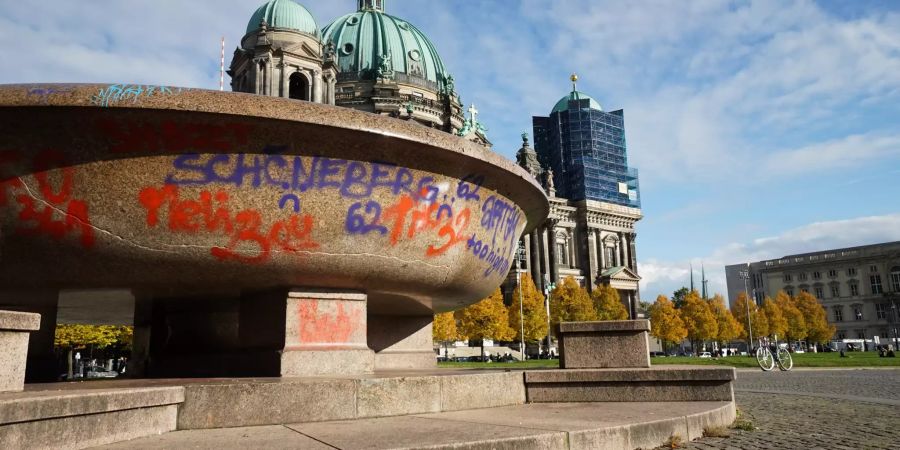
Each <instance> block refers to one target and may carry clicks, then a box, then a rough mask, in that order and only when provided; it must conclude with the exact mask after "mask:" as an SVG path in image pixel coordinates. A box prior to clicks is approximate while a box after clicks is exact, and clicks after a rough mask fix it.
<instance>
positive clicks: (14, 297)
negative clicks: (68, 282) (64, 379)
mask: <svg viewBox="0 0 900 450" xmlns="http://www.w3.org/2000/svg"><path fill="white" fill-rule="evenodd" d="M58 306H59V291H57V290H56V289H34V290H15V291H0V309H2V310H7V311H17V312H27V313H35V314H40V315H41V319H40V321H41V325H40V328H39V329H37V330H35V331H33V332H32V333H31V335H30V337H29V339H28V362H27V364H26V366H25V381H26V382H29V383H42V382H53V381H57V378H58V377H59V374H60V373H61V372H59V367H58V365H57V361H56V354H55V353H54V352H53V340H54V337H55V336H56V311H57V308H58Z"/></svg>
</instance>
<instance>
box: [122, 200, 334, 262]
mask: <svg viewBox="0 0 900 450" xmlns="http://www.w3.org/2000/svg"><path fill="white" fill-rule="evenodd" d="M228 200H229V197H228V193H227V192H224V191H218V192H216V193H214V194H213V193H210V192H208V191H203V192H201V193H200V199H199V200H193V199H182V198H180V196H179V190H178V186H174V185H165V186H163V187H160V188H156V187H147V188H144V189H143V190H141V192H140V193H139V194H138V201H139V202H140V203H141V205H143V206H144V208H145V209H146V210H147V218H146V221H147V226H148V227H150V228H155V227H157V226H158V225H159V223H160V218H161V213H162V211H163V209H165V212H166V213H167V219H168V220H167V221H166V226H167V228H168V230H169V231H171V232H174V233H186V234H194V233H198V232H201V231H203V232H207V233H213V234H221V235H224V236H225V237H226V238H227V239H228V242H227V244H226V245H225V246H223V247H213V248H211V249H210V254H212V256H213V257H215V258H217V259H219V260H222V261H237V262H242V263H248V264H259V263H263V262H266V261H268V260H269V259H270V258H271V256H272V252H289V253H298V252H303V251H308V250H313V249H316V248H318V247H319V244H317V243H316V242H314V241H313V240H312V230H313V220H312V217H311V216H309V215H302V216H301V215H296V214H294V215H291V216H290V217H289V218H287V219H284V220H280V221H276V222H275V223H273V224H271V225H269V226H266V225H265V224H264V223H263V219H262V215H261V214H260V212H259V211H257V210H255V209H246V210H242V211H238V212H232V211H231V209H230V207H229V205H228Z"/></svg>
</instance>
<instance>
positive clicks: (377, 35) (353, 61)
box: [322, 0, 446, 91]
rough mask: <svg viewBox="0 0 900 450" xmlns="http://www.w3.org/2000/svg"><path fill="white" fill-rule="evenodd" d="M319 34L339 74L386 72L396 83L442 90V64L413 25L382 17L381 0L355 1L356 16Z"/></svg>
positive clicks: (350, 15)
mask: <svg viewBox="0 0 900 450" xmlns="http://www.w3.org/2000/svg"><path fill="white" fill-rule="evenodd" d="M322 34H323V36H324V38H323V42H324V43H325V45H329V44H331V45H333V46H334V47H333V48H334V58H335V63H336V65H337V69H338V71H339V72H340V73H341V74H348V75H349V74H359V77H360V78H367V77H370V76H372V73H374V72H375V71H379V72H384V71H385V70H386V69H387V70H388V71H393V72H395V73H397V74H398V76H397V77H396V79H397V81H409V82H412V83H416V81H418V80H424V81H425V83H422V84H425V86H426V87H428V88H430V89H431V90H433V91H440V90H441V89H442V88H443V86H444V83H445V74H446V72H445V69H444V62H443V61H442V60H441V57H440V56H439V55H438V53H437V50H435V48H434V44H432V43H431V40H430V39H428V37H427V36H425V34H424V33H422V32H421V31H419V29H418V28H416V27H415V26H414V25H413V24H411V23H409V22H406V21H405V20H402V19H400V18H397V17H394V16H391V15H389V14H385V13H384V6H383V2H382V0H359V10H358V11H357V12H355V13H353V14H347V15H345V16H343V17H340V18H338V19H337V20H335V21H334V22H332V23H331V25H328V26H327V27H325V29H324V30H323V31H322ZM385 55H387V57H388V58H387V61H385ZM386 62H387V63H388V64H385V63H386ZM404 75H405V77H404ZM404 78H406V80H404ZM420 83H421V82H420Z"/></svg>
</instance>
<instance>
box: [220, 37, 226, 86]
mask: <svg viewBox="0 0 900 450" xmlns="http://www.w3.org/2000/svg"><path fill="white" fill-rule="evenodd" d="M219 90H220V91H224V90H225V36H222V60H221V65H220V70H219Z"/></svg>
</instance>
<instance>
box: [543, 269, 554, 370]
mask: <svg viewBox="0 0 900 450" xmlns="http://www.w3.org/2000/svg"><path fill="white" fill-rule="evenodd" d="M554 288H556V283H547V285H546V286H544V309H545V310H547V353H548V354H549V353H550V293H551V292H553V289H554Z"/></svg>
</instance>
